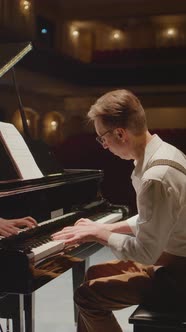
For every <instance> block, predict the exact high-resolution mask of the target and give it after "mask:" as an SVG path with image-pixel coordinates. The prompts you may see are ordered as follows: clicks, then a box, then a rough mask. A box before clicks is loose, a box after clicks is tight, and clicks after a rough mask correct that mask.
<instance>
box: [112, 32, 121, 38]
mask: <svg viewBox="0 0 186 332" xmlns="http://www.w3.org/2000/svg"><path fill="white" fill-rule="evenodd" d="M113 38H114V39H115V40H119V39H120V38H121V34H120V32H119V31H115V32H114V33H113Z"/></svg>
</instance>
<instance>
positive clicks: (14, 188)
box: [0, 169, 103, 197]
mask: <svg viewBox="0 0 186 332" xmlns="http://www.w3.org/2000/svg"><path fill="white" fill-rule="evenodd" d="M94 179H95V180H98V181H101V180H102V179H103V171H102V170H94V169H64V171H63V172H62V173H58V174H49V175H47V176H44V177H42V178H38V179H31V180H21V179H16V180H8V181H7V180H6V181H0V197H5V196H12V195H16V194H20V193H26V192H30V191H37V190H42V189H49V188H52V187H58V186H64V185H66V184H76V183H79V182H82V181H89V180H94Z"/></svg>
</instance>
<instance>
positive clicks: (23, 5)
mask: <svg viewBox="0 0 186 332" xmlns="http://www.w3.org/2000/svg"><path fill="white" fill-rule="evenodd" d="M20 6H21V8H22V10H23V11H25V12H28V11H29V9H30V7H31V2H30V1H28V0H21V1H20Z"/></svg>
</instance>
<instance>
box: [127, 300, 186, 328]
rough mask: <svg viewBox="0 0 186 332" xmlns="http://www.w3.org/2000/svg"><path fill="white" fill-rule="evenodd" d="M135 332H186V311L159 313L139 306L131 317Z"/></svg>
mask: <svg viewBox="0 0 186 332" xmlns="http://www.w3.org/2000/svg"><path fill="white" fill-rule="evenodd" d="M129 323H130V324H133V325H134V327H133V332H184V331H186V310H185V312H184V311H183V309H182V310H181V309H180V311H179V310H177V311H173V310H172V311H165V310H164V311H163V310H162V311H161V310H160V311H157V309H155V310H154V309H152V308H148V307H147V306H143V305H139V306H138V307H137V309H136V310H135V311H134V312H133V313H132V315H131V316H130V317H129Z"/></svg>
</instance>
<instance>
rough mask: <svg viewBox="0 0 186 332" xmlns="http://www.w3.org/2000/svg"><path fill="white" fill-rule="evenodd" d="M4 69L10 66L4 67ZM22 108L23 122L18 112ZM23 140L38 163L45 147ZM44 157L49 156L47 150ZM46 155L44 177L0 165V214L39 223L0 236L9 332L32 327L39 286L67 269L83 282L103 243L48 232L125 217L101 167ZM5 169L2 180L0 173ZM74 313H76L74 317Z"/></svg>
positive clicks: (0, 282)
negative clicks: (60, 163)
mask: <svg viewBox="0 0 186 332" xmlns="http://www.w3.org/2000/svg"><path fill="white" fill-rule="evenodd" d="M28 45H30V43H29V44H28ZM28 45H27V46H28ZM11 49H12V47H11ZM15 49H16V50H17V46H16V48H15ZM19 49H24V50H25V45H19ZM27 50H30V47H29V48H28V47H27ZM9 53H10V51H8V54H9ZM19 54H20V52H19ZM23 55H25V53H24V52H23ZM18 58H19V57H18ZM18 58H16V60H15V61H14V62H13V65H15V63H16V62H17V61H18V60H19V59H18ZM13 59H15V57H13ZM3 68H4V67H3ZM9 69H10V66H8V67H7V68H6V70H9ZM11 69H12V64H11ZM14 79H15V73H14ZM16 90H17V87H16ZM17 92H18V90H17ZM18 100H19V101H20V97H19V98H18ZM21 106H22V105H21V104H20V105H19V107H20V110H21V109H22V107H21ZM21 112H22V113H21V115H22V120H23V124H24V126H26V121H25V120H26V119H25V115H24V112H23V110H21ZM26 130H28V128H27V129H26ZM25 141H26V142H27V144H28V145H29V148H30V151H31V152H32V154H33V155H34V157H35V159H36V162H37V156H40V159H41V155H42V153H43V151H45V148H44V146H42V145H40V151H39V153H38V151H37V149H35V148H36V146H37V142H36V143H34V142H32V140H31V138H30V137H28V132H27V135H25ZM41 150H42V151H41ZM45 152H46V151H45ZM4 153H5V151H4V149H3V147H2V146H0V155H1V157H2V156H3V157H5V156H4ZM46 155H47V158H48V157H49V155H50V153H48V154H47V153H45V157H46ZM50 157H51V155H50ZM47 158H46V160H45V158H44V162H43V163H42V162H41V164H40V162H39V161H38V164H39V167H40V168H41V171H42V172H43V174H44V176H43V177H40V178H35V179H27V180H24V179H20V178H18V176H17V175H16V172H15V169H14V170H13V169H12V168H11V165H10V164H6V165H5V168H4V169H2V168H1V167H2V165H1V167H0V171H1V174H2V177H1V181H0V209H1V212H0V215H1V216H2V217H3V218H19V217H24V216H32V217H33V218H35V219H36V220H37V221H38V227H36V228H33V229H30V230H25V229H22V230H20V232H19V234H18V235H13V236H10V237H8V238H3V237H1V238H0V266H1V273H0V317H4V318H7V319H9V318H11V319H12V320H13V331H14V332H18V331H19V332H23V331H25V332H33V331H34V309H33V308H34V294H35V291H37V289H38V288H40V287H42V286H43V285H45V284H46V283H48V282H50V281H51V280H53V279H54V278H56V277H58V276H59V275H61V274H62V273H64V272H65V271H67V270H69V269H72V273H73V289H74V290H75V289H76V287H78V286H79V284H80V283H81V282H82V281H83V278H84V274H85V270H86V266H87V263H88V258H89V257H90V255H92V254H93V253H95V252H96V251H97V250H99V249H100V248H101V247H102V246H101V245H100V244H98V243H86V244H81V245H75V246H68V247H65V246H64V243H63V241H52V240H51V234H53V233H54V232H56V231H58V230H60V229H62V228H63V227H65V226H67V225H73V224H74V223H75V222H76V221H77V220H78V219H79V218H81V217H88V218H91V219H92V220H95V222H99V223H111V222H115V221H118V220H120V219H123V218H126V217H127V215H128V208H127V207H126V206H116V205H112V204H110V203H109V202H108V201H106V200H105V199H104V197H102V193H101V183H102V181H103V176H104V174H103V171H102V170H89V169H88V170H87V169H83V170H82V169H60V168H56V165H55V162H53V161H51V158H50V160H47ZM1 159H2V158H1ZM42 161H43V159H42ZM49 164H50V167H49ZM43 165H45V166H43ZM43 167H45V169H42V168H43ZM47 167H48V168H47ZM8 170H9V172H8V178H6V177H5V176H4V175H3V174H5V171H6V173H7V171H8ZM59 291H60V290H59ZM76 314H77V313H76V311H75V320H76ZM8 328H9V327H8Z"/></svg>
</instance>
